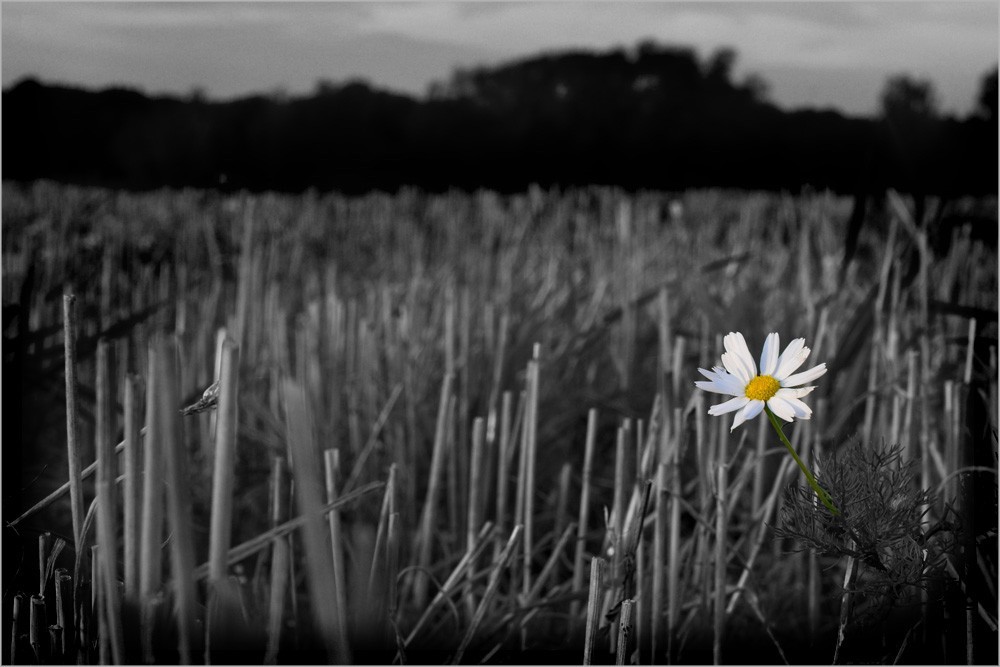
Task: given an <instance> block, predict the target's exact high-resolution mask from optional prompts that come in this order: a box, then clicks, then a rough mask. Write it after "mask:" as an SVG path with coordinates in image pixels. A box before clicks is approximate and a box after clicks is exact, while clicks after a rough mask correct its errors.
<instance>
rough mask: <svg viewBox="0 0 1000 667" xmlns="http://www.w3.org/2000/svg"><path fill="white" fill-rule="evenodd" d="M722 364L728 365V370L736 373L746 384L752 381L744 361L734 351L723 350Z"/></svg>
mask: <svg viewBox="0 0 1000 667" xmlns="http://www.w3.org/2000/svg"><path fill="white" fill-rule="evenodd" d="M722 365H723V366H725V367H726V370H727V371H729V372H730V373H732V374H733V375H735V376H736V377H737V378H739V380H740V381H741V382H742V383H743V385H744V386H746V384H747V383H748V382H750V378H752V377H753V376H752V375H750V373H749V371H748V370H747V368H746V366H745V365H744V364H743V361H742V360H741V359H740V358H739V356H737V355H736V353H734V352H723V353H722Z"/></svg>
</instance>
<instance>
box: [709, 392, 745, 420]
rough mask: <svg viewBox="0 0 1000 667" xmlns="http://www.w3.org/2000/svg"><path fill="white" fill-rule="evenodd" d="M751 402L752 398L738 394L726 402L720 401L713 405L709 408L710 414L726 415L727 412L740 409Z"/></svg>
mask: <svg viewBox="0 0 1000 667" xmlns="http://www.w3.org/2000/svg"><path fill="white" fill-rule="evenodd" d="M749 402H750V399H749V398H747V397H746V396H737V397H736V398H731V399H729V400H728V401H726V402H725V403H719V404H718V405H713V406H712V407H710V408H709V409H708V414H710V415H713V416H716V417H717V416H719V415H724V414H726V413H727V412H732V411H733V410H739V409H740V408H742V407H743V406H744V405H746V404H747V403H749Z"/></svg>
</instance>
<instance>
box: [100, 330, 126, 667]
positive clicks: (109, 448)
mask: <svg viewBox="0 0 1000 667" xmlns="http://www.w3.org/2000/svg"><path fill="white" fill-rule="evenodd" d="M110 364H111V360H110V359H109V358H108V342H107V340H105V339H103V338H102V339H100V340H99V341H98V342H97V515H98V516H97V543H98V546H99V547H100V551H99V554H100V558H101V560H100V564H99V567H100V568H101V581H102V583H103V585H104V586H103V590H102V591H101V593H102V594H103V596H104V603H103V605H102V606H103V610H104V617H105V618H103V619H102V620H104V621H106V625H105V628H106V629H107V631H108V635H107V639H108V641H109V642H110V648H111V654H112V656H113V658H114V661H115V663H116V664H119V665H120V664H122V663H124V662H125V640H124V637H123V635H122V621H121V605H120V603H119V600H118V591H117V585H116V582H117V581H118V567H117V564H118V539H117V536H118V532H117V525H116V524H117V521H116V507H115V505H116V503H115V495H116V494H115V463H116V462H115V451H114V440H113V439H112V438H113V437H114V426H113V423H112V420H113V418H114V406H113V405H112V402H111V401H112V398H111V397H112V389H111V368H110Z"/></svg>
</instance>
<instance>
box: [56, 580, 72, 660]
mask: <svg viewBox="0 0 1000 667" xmlns="http://www.w3.org/2000/svg"><path fill="white" fill-rule="evenodd" d="M55 584H56V585H55V589H56V623H57V624H58V625H59V626H61V627H62V628H63V634H62V642H61V644H60V647H59V651H60V653H61V654H62V655H64V656H66V657H67V658H68V657H69V656H70V655H71V653H70V651H71V650H72V649H73V647H74V644H73V639H74V633H73V631H72V629H73V626H74V625H75V620H74V618H73V577H72V576H71V575H69V574H67V573H66V569H65V568H58V569H57V570H56V581H55Z"/></svg>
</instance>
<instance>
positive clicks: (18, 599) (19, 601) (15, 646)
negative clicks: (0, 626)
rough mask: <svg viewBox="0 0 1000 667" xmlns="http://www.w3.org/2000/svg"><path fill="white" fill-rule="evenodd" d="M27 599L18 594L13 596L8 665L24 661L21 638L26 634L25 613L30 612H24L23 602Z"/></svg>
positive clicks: (22, 594) (24, 605)
mask: <svg viewBox="0 0 1000 667" xmlns="http://www.w3.org/2000/svg"><path fill="white" fill-rule="evenodd" d="M27 599H28V598H27V597H26V596H25V595H24V593H18V594H16V595H15V596H14V611H13V615H12V619H11V621H12V622H11V630H10V664H12V665H17V664H19V663H21V662H22V661H24V659H25V658H26V656H24V655H22V651H21V645H22V644H23V642H22V640H21V637H22V636H23V635H26V634H28V633H27V632H25V623H24V621H25V618H24V616H25V611H28V613H29V615H30V610H25V607H26V606H27V605H26V604H25V600H27Z"/></svg>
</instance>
